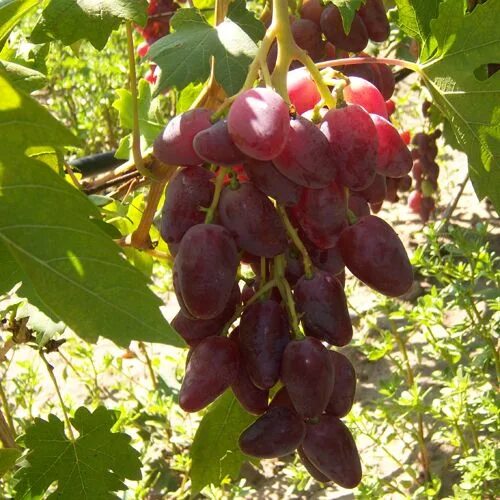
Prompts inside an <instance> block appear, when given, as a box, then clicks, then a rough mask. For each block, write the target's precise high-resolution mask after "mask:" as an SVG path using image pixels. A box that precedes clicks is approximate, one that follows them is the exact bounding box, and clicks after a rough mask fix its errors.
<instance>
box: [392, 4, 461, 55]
mask: <svg viewBox="0 0 500 500" xmlns="http://www.w3.org/2000/svg"><path fill="white" fill-rule="evenodd" d="M441 1H442V0H396V5H397V7H398V9H397V23H398V25H399V27H400V28H401V29H402V30H403V31H404V32H405V33H406V34H407V35H408V36H410V37H412V38H416V39H417V40H418V41H419V42H420V47H421V51H422V53H424V52H425V53H430V52H432V48H431V47H429V45H428V43H429V40H430V36H431V20H432V19H435V18H436V17H437V16H438V12H439V4H440V3H441ZM457 3H458V2H457Z"/></svg>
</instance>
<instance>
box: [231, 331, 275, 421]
mask: <svg viewBox="0 0 500 500" xmlns="http://www.w3.org/2000/svg"><path fill="white" fill-rule="evenodd" d="M230 339H231V340H233V341H234V342H235V343H236V344H237V345H238V348H239V327H236V328H235V329H234V330H233V331H232V332H231V335H230ZM231 389H232V390H233V393H234V395H235V396H236V399H237V400H238V401H239V402H240V404H241V406H242V407H243V408H245V410H246V411H248V412H249V413H253V414H254V415H261V414H262V413H264V412H265V411H266V410H267V409H268V407H269V404H268V400H269V391H268V390H267V389H266V390H263V389H259V388H258V387H257V386H256V385H255V384H254V383H253V382H252V380H251V379H250V376H249V375H248V372H247V369H246V367H245V365H244V364H243V362H241V363H240V366H239V369H238V376H237V377H236V380H235V381H234V382H233V383H232V384H231Z"/></svg>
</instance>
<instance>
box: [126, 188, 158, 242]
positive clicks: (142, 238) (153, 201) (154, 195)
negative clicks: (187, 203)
mask: <svg viewBox="0 0 500 500" xmlns="http://www.w3.org/2000/svg"><path fill="white" fill-rule="evenodd" d="M165 184H166V181H162V182H159V181H153V182H152V183H151V186H150V187H149V192H148V196H147V198H146V206H145V207H144V212H142V216H141V220H140V221H139V225H138V226H137V229H136V230H135V231H134V232H133V233H132V235H131V237H130V243H131V246H133V247H134V248H138V249H139V250H144V249H149V248H152V247H153V244H152V242H151V238H150V236H149V230H150V229H151V225H152V224H153V219H154V216H155V213H156V209H157V208H158V203H159V202H160V198H161V196H162V194H163V190H164V189H165Z"/></svg>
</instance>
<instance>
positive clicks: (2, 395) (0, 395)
mask: <svg viewBox="0 0 500 500" xmlns="http://www.w3.org/2000/svg"><path fill="white" fill-rule="evenodd" d="M0 399H1V400H2V406H3V411H4V412H5V417H6V418H7V423H8V424H9V428H10V431H11V433H12V435H13V436H15V435H16V429H15V427H14V420H13V419H12V414H11V413H10V410H9V402H8V401H7V396H6V394H5V391H4V390H3V386H2V383H1V381H0Z"/></svg>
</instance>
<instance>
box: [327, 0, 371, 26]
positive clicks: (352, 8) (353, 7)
mask: <svg viewBox="0 0 500 500" xmlns="http://www.w3.org/2000/svg"><path fill="white" fill-rule="evenodd" d="M330 2H331V3H333V5H336V6H337V7H338V9H339V11H340V15H341V16H342V26H344V32H345V33H346V34H349V31H351V24H352V21H353V19H354V14H356V12H357V11H358V10H359V8H360V7H361V6H362V5H363V4H364V3H365V0H330Z"/></svg>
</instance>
